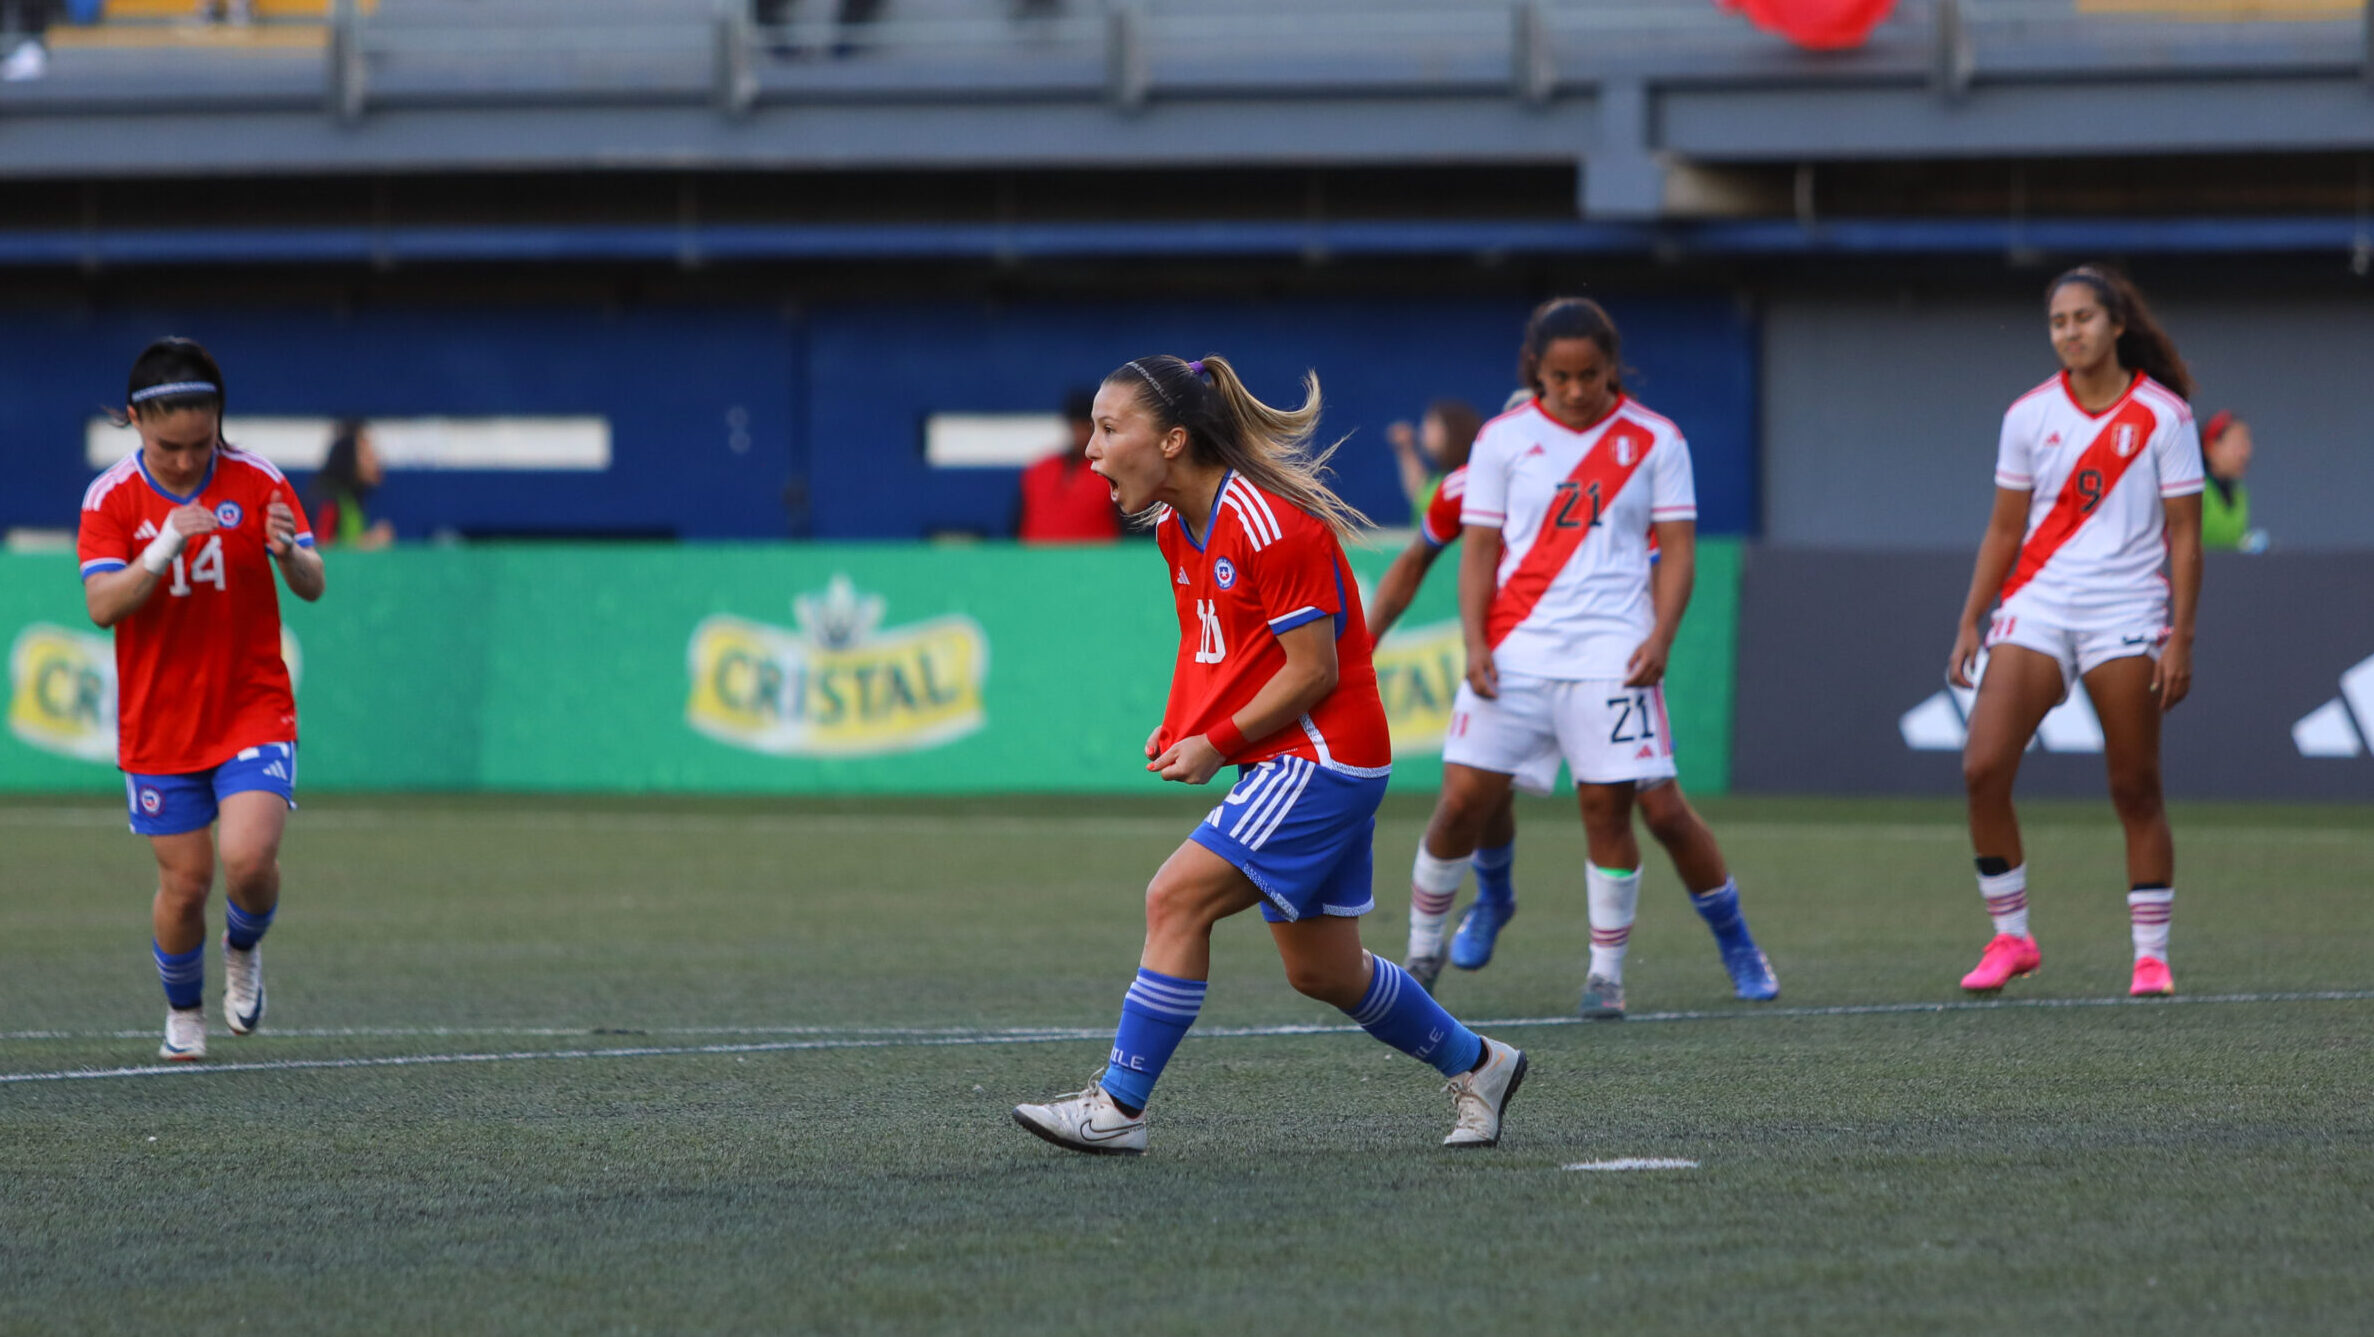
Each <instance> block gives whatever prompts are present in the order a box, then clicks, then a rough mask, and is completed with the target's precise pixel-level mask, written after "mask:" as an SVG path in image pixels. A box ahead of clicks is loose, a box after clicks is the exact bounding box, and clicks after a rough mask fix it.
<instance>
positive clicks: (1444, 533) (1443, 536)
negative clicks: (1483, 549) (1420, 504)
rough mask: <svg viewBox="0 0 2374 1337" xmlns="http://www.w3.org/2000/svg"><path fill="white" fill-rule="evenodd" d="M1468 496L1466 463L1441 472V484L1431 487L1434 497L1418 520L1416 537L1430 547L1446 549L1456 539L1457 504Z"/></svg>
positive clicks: (1457, 525) (1457, 536) (1457, 532)
mask: <svg viewBox="0 0 2374 1337" xmlns="http://www.w3.org/2000/svg"><path fill="white" fill-rule="evenodd" d="M1466 498H1467V466H1466V465H1464V464H1462V465H1460V466H1459V467H1458V468H1456V469H1453V470H1452V471H1451V472H1449V473H1447V474H1444V475H1443V482H1442V486H1441V487H1438V488H1436V489H1435V490H1434V500H1432V501H1429V502H1427V503H1426V514H1425V515H1424V516H1422V517H1420V519H1419V521H1418V534H1419V537H1421V538H1423V539H1425V540H1426V546H1427V547H1430V548H1447V547H1449V546H1450V545H1451V544H1453V543H1456V542H1458V540H1459V531H1460V530H1461V529H1463V528H1465V526H1463V525H1461V524H1460V523H1459V507H1460V504H1461V503H1462V502H1464V501H1465V500H1466Z"/></svg>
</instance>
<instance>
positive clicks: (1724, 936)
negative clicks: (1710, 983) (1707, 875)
mask: <svg viewBox="0 0 2374 1337" xmlns="http://www.w3.org/2000/svg"><path fill="white" fill-rule="evenodd" d="M1690 904H1691V906H1692V907H1694V908H1695V909H1696V910H1697V911H1698V917H1699V918H1701V919H1704V920H1705V921H1706V926H1707V927H1708V928H1709V929H1711V930H1713V931H1714V935H1715V946H1716V948H1717V949H1718V950H1719V951H1721V952H1722V955H1723V969H1724V970H1726V971H1729V972H1730V974H1731V991H1732V993H1734V994H1736V995H1737V996H1739V997H1741V998H1745V999H1747V1000H1749V1001H1751V1002H1769V1001H1771V1000H1772V999H1775V998H1778V997H1780V979H1779V978H1778V977H1777V976H1775V975H1774V974H1773V973H1772V963H1771V962H1770V961H1768V960H1766V959H1765V958H1764V953H1763V952H1761V951H1759V950H1758V949H1757V947H1756V939H1755V937H1754V936H1753V935H1751V934H1750V933H1749V932H1748V921H1747V916H1746V915H1745V914H1743V913H1742V912H1741V911H1740V908H1739V883H1738V882H1737V881H1736V880H1734V879H1731V878H1725V879H1723V885H1721V886H1719V887H1717V888H1715V889H1714V890H1713V891H1709V892H1703V893H1701V892H1695V891H1694V892H1691V893H1690Z"/></svg>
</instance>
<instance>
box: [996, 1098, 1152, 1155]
mask: <svg viewBox="0 0 2374 1337" xmlns="http://www.w3.org/2000/svg"><path fill="white" fill-rule="evenodd" d="M1014 1122H1016V1123H1018V1124H1021V1125H1022V1126H1023V1127H1024V1128H1027V1129H1029V1130H1030V1131H1031V1132H1033V1133H1036V1134H1038V1135H1039V1136H1040V1137H1043V1138H1045V1139H1047V1140H1048V1141H1049V1142H1052V1143H1054V1144H1055V1145H1056V1146H1059V1147H1067V1148H1069V1149H1071V1150H1073V1151H1085V1152H1088V1153H1089V1154H1091V1155H1095V1156H1143V1155H1145V1154H1146V1116H1145V1115H1144V1114H1143V1113H1140V1114H1138V1115H1136V1116H1134V1117H1133V1116H1131V1115H1128V1114H1124V1113H1122V1111H1121V1107H1120V1106H1119V1105H1117V1104H1115V1103H1114V1102H1113V1097H1112V1096H1110V1095H1108V1094H1107V1093H1106V1092H1105V1088H1104V1083H1103V1081H1102V1080H1098V1081H1093V1082H1090V1083H1089V1084H1088V1089H1087V1090H1085V1091H1075V1092H1073V1093H1072V1094H1070V1095H1068V1096H1058V1097H1057V1098H1055V1099H1054V1100H1051V1101H1048V1102H1047V1103H1046V1104H1044V1105H1016V1106H1015V1107H1014Z"/></svg>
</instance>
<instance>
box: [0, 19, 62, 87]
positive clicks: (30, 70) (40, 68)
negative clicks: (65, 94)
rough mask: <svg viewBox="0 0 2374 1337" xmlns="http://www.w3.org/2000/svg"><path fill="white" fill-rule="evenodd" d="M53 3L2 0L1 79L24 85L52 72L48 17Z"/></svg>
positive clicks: (0, 36) (0, 22) (0, 37)
mask: <svg viewBox="0 0 2374 1337" xmlns="http://www.w3.org/2000/svg"><path fill="white" fill-rule="evenodd" d="M52 4H53V0H0V44H5V45H6V46H7V47H8V56H7V58H6V59H5V60H0V80H5V81H6V82H8V83H12V84H15V83H23V82H25V81H26V80H28V79H38V78H40V77H41V76H43V75H45V74H47V73H49V42H48V37H49V17H50V9H51V7H52Z"/></svg>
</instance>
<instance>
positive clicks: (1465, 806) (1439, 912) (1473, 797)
mask: <svg viewBox="0 0 2374 1337" xmlns="http://www.w3.org/2000/svg"><path fill="white" fill-rule="evenodd" d="M1511 783H1512V777H1510V776H1507V775H1504V774H1502V773H1501V772H1499V771H1486V770H1478V769H1477V768H1475V767H1473V766H1462V765H1460V764H1459V763H1457V762H1449V761H1447V762H1444V763H1443V788H1442V793H1441V795H1440V796H1438V797H1437V798H1436V799H1435V801H1434V815H1433V816H1432V817H1430V818H1428V819H1427V822H1426V836H1425V839H1424V840H1422V841H1420V842H1419V845H1418V857H1417V858H1416V859H1415V860H1414V861H1413V862H1412V864H1411V867H1410V936H1409V947H1408V950H1407V951H1406V952H1405V953H1404V954H1403V958H1402V960H1403V963H1404V968H1405V969H1406V970H1408V971H1409V973H1410V975H1411V977H1412V978H1414V979H1416V980H1417V981H1418V983H1419V984H1421V985H1424V986H1425V987H1426V988H1428V989H1432V988H1433V987H1434V982H1435V980H1436V978H1437V977H1439V976H1440V975H1441V974H1442V968H1443V928H1444V926H1445V925H1446V924H1447V923H1448V922H1449V921H1450V918H1451V904H1452V902H1453V901H1455V900H1457V899H1458V896H1459V883H1460V881H1461V880H1462V879H1463V878H1465V877H1466V876H1467V863H1468V860H1469V859H1471V858H1473V857H1474V855H1475V852H1476V845H1477V843H1478V842H1479V841H1481V840H1483V839H1484V838H1485V836H1486V835H1487V833H1489V832H1491V831H1492V828H1493V826H1494V824H1495V822H1496V820H1500V819H1502V818H1503V817H1504V816H1505V821H1506V825H1507V831H1508V838H1509V839H1512V840H1513V839H1515V837H1516V816H1515V814H1514V811H1513V809H1512V804H1513V802H1514V799H1513V797H1512V791H1511ZM1502 843H1506V842H1505V841H1504V842H1502Z"/></svg>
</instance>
